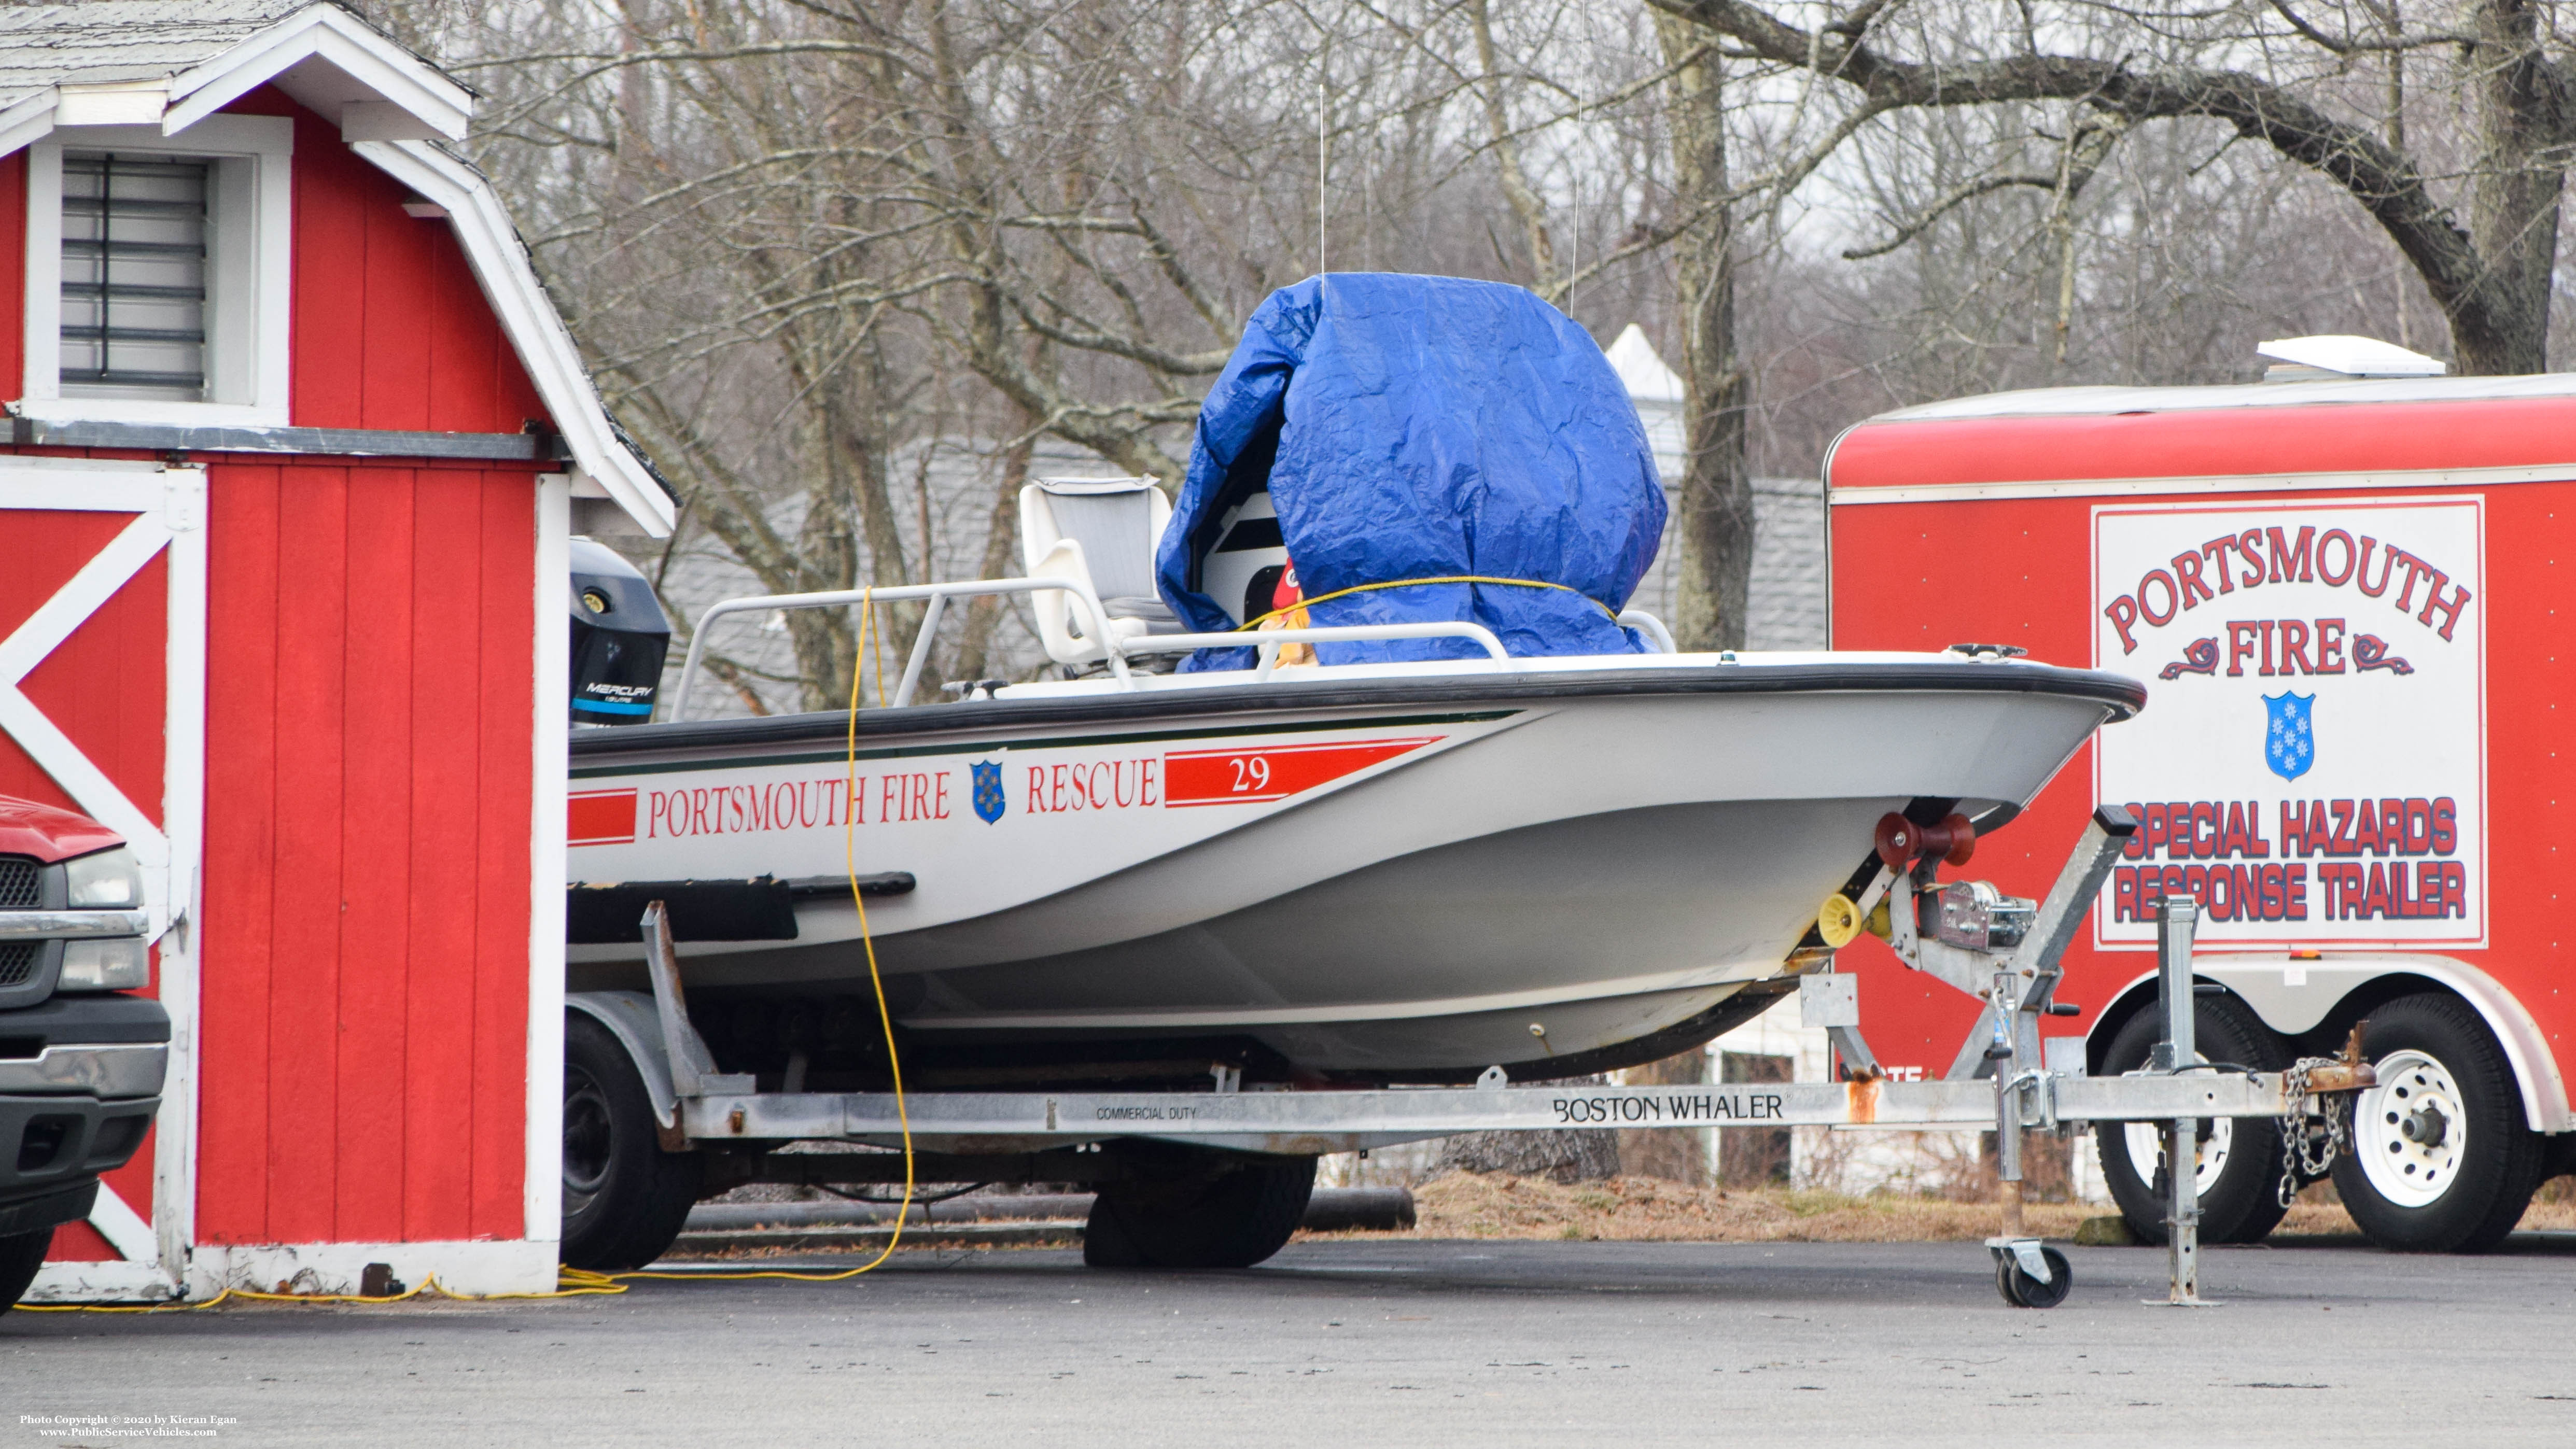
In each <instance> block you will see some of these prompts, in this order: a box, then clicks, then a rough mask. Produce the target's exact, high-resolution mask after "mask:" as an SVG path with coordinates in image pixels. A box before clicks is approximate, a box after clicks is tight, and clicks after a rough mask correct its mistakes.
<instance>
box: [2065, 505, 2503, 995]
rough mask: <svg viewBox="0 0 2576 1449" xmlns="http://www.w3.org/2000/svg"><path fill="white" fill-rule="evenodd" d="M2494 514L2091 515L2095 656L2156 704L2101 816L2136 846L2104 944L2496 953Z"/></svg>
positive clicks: (2101, 749) (2106, 751) (2116, 888)
mask: <svg viewBox="0 0 2576 1449" xmlns="http://www.w3.org/2000/svg"><path fill="white" fill-rule="evenodd" d="M2483 523H2484V520H2483V514H2482V503H2481V500H2479V499H2476V498H2457V497H2446V498H2400V499H2389V500H2378V499H2373V500H2368V501H2362V500H2341V499H2337V500H2320V501H2309V500H2299V501H2291V502H2281V503H2263V502H2253V503H2238V504H2230V505H2224V506H2217V507H2211V506H2205V505H2204V506H2188V507H2099V508H2096V509H2094V511H2093V600H2094V627H2093V635H2094V641H2093V660H2094V664H2095V666H2096V667H2097V668H2101V669H2106V670H2111V671H2113V672H2116V673H2120V674H2126V675H2128V676H2130V677H2131V678H2134V679H2137V680H2139V681H2140V682H2142V683H2143V684H2145V686H2146V688H2147V696H2148V697H2147V708H2146V711H2145V713H2143V714H2141V715H2139V716H2138V717H2137V718H2136V719H2135V720H2132V721H2130V722H2129V723H2127V724H2123V725H2119V726H2117V727H2114V728H2111V729H2106V730H2104V731H2103V732H2102V733H2101V735H2100V736H2099V738H2098V741H2097V743H2096V746H2095V752H2094V787H2095V792H2096V793H2095V798H2096V799H2099V800H2102V801H2104V802H2106V803H2113V804H2122V805H2126V806H2127V807H2128V808H2129V810H2130V811H2131V812H2132V813H2133V814H2135V815H2137V816H2138V818H2139V821H2140V828H2139V831H2138V833H2137V835H2136V836H2135V837H2134V838H2133V839H2132V840H2131V842H2130V845H2129V850H2128V853H2127V856H2126V858H2125V859H2123V860H2122V861H2121V862H2120V864H2119V865H2118V866H2117V867H2116V868H2115V869H2114V870H2113V871H2112V876H2111V883H2110V885H2109V886H2108V887H2106V888H2105V891H2104V894H2103V897H2102V901H2101V908H2100V909H2099V910H2097V911H2095V912H2094V917H2093V919H2094V941H2095V944H2096V945H2098V946H2102V947H2106V948H2114V949H2123V948H2131V949H2142V950H2143V949H2152V948H2153V947H2154V945H2155V934H2156V933H2155V921H2154V903H2155V901H2156V900H2157V899H2158V898H2160V897H2162V896H2165V895H2169V894H2175V893H2181V892H2188V893H2190V894H2191V895H2193V896H2195V897H2197V898H2198V899H2199V900H2200V902H2201V904H2202V906H2203V907H2204V908H2205V910H2206V914H2205V915H2204V916H2203V917H2202V925H2201V929H2200V937H2199V940H2200V943H2201V945H2202V946H2203V947H2204V948H2209V947H2215V948H2218V949H2222V950H2223V949H2227V948H2230V947H2235V948H2241V949H2268V950H2278V949H2282V948H2286V947H2297V946H2336V947H2344V948H2351V947H2360V946H2383V945H2384V946H2408V947H2421V946H2432V945H2442V946H2477V945H2483V944H2484V943H2485V938H2486V929H2487V928H2486V919H2487V917H2486V890H2487V888H2486V728H2485V710H2486V673H2485V666H2486V647H2485V639H2486V626H2485V612H2486V584H2485V578H2484V557H2485V550H2484V528H2483Z"/></svg>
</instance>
